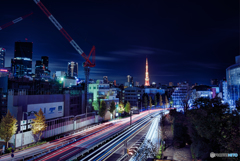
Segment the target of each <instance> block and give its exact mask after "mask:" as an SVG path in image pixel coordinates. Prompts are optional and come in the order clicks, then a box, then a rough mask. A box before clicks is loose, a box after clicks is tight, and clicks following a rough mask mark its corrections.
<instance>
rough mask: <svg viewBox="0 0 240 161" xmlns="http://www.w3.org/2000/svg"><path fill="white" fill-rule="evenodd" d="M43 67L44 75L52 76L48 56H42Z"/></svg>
mask: <svg viewBox="0 0 240 161" xmlns="http://www.w3.org/2000/svg"><path fill="white" fill-rule="evenodd" d="M42 68H43V71H44V75H45V76H46V75H47V76H50V72H51V71H50V70H49V69H48V56H42Z"/></svg>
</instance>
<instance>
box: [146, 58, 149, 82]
mask: <svg viewBox="0 0 240 161" xmlns="http://www.w3.org/2000/svg"><path fill="white" fill-rule="evenodd" d="M145 86H150V85H149V75H148V59H147V58H146V73H145Z"/></svg>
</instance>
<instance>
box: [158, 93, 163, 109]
mask: <svg viewBox="0 0 240 161" xmlns="http://www.w3.org/2000/svg"><path fill="white" fill-rule="evenodd" d="M159 106H160V107H162V106H163V102H162V95H160V97H159Z"/></svg>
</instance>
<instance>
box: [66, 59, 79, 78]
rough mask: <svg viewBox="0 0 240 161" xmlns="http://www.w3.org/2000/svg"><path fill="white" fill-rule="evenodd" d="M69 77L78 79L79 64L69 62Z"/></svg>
mask: <svg viewBox="0 0 240 161" xmlns="http://www.w3.org/2000/svg"><path fill="white" fill-rule="evenodd" d="M68 76H70V77H78V63H77V62H73V61H71V62H68Z"/></svg>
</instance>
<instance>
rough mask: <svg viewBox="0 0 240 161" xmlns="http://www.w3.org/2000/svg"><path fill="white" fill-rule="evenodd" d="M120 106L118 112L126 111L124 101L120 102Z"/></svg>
mask: <svg viewBox="0 0 240 161" xmlns="http://www.w3.org/2000/svg"><path fill="white" fill-rule="evenodd" d="M118 107H119V108H118V112H119V113H123V111H124V104H123V103H122V101H121V102H120V103H119V106H118Z"/></svg>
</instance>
